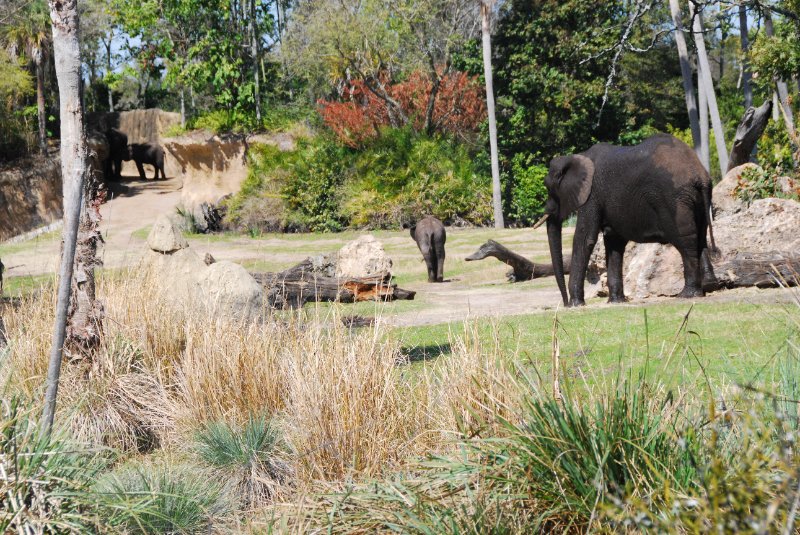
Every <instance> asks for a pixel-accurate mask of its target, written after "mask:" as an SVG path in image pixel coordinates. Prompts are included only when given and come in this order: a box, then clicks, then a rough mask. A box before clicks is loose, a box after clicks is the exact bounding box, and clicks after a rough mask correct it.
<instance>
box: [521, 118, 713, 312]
mask: <svg viewBox="0 0 800 535" xmlns="http://www.w3.org/2000/svg"><path fill="white" fill-rule="evenodd" d="M545 186H546V187H547V190H548V198H547V202H546V205H545V217H544V218H542V220H540V221H539V223H538V224H537V226H538V225H540V224H541V223H542V222H543V221H544V220H546V221H547V237H548V242H549V245H550V256H551V258H552V261H553V268H554V271H555V276H556V282H557V283H558V288H559V290H560V291H561V297H562V299H563V301H564V305H565V306H578V305H584V304H585V302H584V294H583V282H584V279H585V278H586V270H587V266H588V263H589V256H590V255H591V253H592V250H593V249H594V246H595V243H596V242H597V236H598V233H599V232H601V231H602V232H603V242H604V244H605V249H606V266H607V270H608V271H607V273H608V289H609V297H608V301H609V302H611V303H615V302H623V301H624V300H625V294H624V291H623V287H622V256H623V254H624V252H625V246H626V245H627V243H628V242H630V241H633V242H637V243H652V242H657V243H669V244H672V245H673V246H675V248H676V249H677V250H678V252H679V253H680V255H681V259H682V260H683V277H684V288H683V290H682V291H681V293H680V294H679V297H699V296H702V295H704V293H703V283H704V277H705V279H706V281H709V282H708V283H710V281H713V280H715V277H714V271H713V268H712V267H711V262H710V259H709V251H708V240H707V237H706V232H707V231H708V232H709V233H710V242H711V246H712V249H713V248H714V234H713V229H712V228H711V222H710V214H709V210H710V208H711V177H710V176H709V174H708V172H707V171H706V170H705V169H704V168H703V165H702V164H701V163H700V160H699V159H698V157H697V155H696V154H695V152H694V151H693V150H692V149H691V148H689V146H687V145H686V144H685V143H683V142H682V141H680V140H678V139H676V138H674V137H672V136H670V135H667V134H657V135H655V136H652V137H650V138H647V139H646V140H645V141H644V142H642V143H641V144H640V145H636V146H632V147H617V146H614V145H609V144H606V143H600V144H597V145H594V146H593V147H591V148H590V149H589V150H587V151H585V152H582V153H580V154H575V155H570V156H559V157H557V158H554V159H553V160H552V161H551V162H550V169H549V173H548V175H547V177H546V178H545ZM576 211H577V215H578V220H577V224H576V227H575V236H574V238H573V243H572V265H571V270H570V275H569V296H567V290H566V287H565V284H564V262H563V256H562V250H561V227H562V224H563V222H564V220H565V219H566V218H567V217H568V216H569V215H570V214H571V213H573V212H576Z"/></svg>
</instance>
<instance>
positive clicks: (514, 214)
mask: <svg viewBox="0 0 800 535" xmlns="http://www.w3.org/2000/svg"><path fill="white" fill-rule="evenodd" d="M547 172H548V168H547V166H546V165H541V164H537V163H534V156H533V155H528V154H522V153H517V154H515V155H514V158H513V159H512V160H511V174H512V175H513V177H514V182H513V184H514V185H513V186H512V188H511V202H510V213H509V214H508V216H509V218H511V219H513V220H515V221H517V222H519V223H523V224H530V223H531V222H533V221H534V220H535V219H536V218H538V217H539V216H541V215H542V214H543V213H544V203H545V202H546V201H547V188H546V187H545V185H544V179H545V177H546V176H547Z"/></svg>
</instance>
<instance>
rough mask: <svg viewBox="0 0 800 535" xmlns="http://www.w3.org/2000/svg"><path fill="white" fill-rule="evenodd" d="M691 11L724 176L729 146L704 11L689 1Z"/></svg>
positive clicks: (695, 40) (702, 88) (701, 88)
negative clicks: (715, 89) (707, 36)
mask: <svg viewBox="0 0 800 535" xmlns="http://www.w3.org/2000/svg"><path fill="white" fill-rule="evenodd" d="M689 13H690V14H691V15H692V20H693V23H692V24H693V26H692V27H693V29H694V42H695V45H696V46H697V62H698V70H699V71H702V73H703V76H702V77H700V78H701V80H702V83H700V82H699V81H698V84H699V85H700V86H701V87H700V89H699V90H700V91H705V93H706V99H707V100H708V111H709V113H710V114H711V125H712V126H713V127H714V141H716V142H717V157H718V158H719V169H720V173H721V175H722V176H725V171H726V170H727V169H728V147H727V145H726V143H725V132H724V130H723V129H722V121H721V120H720V117H719V109H718V108H717V96H716V94H715V93H714V84H713V80H712V79H711V66H710V65H709V63H708V53H707V52H706V41H705V37H704V36H703V21H702V13H700V12H695V10H694V4H693V3H692V2H691V0H690V2H689Z"/></svg>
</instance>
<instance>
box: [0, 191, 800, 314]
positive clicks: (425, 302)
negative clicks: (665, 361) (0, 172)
mask: <svg viewBox="0 0 800 535" xmlns="http://www.w3.org/2000/svg"><path fill="white" fill-rule="evenodd" d="M180 188H181V180H180V179H170V180H166V181H158V182H153V181H140V180H126V181H125V182H123V183H121V184H114V185H113V186H112V190H111V195H110V200H109V201H108V202H107V203H106V204H105V205H103V206H102V208H101V214H102V216H103V221H102V223H101V225H100V228H101V231H102V233H103V237H104V239H105V247H104V249H103V262H104V266H105V267H106V268H107V269H113V268H120V267H124V266H130V265H133V264H135V263H136V262H137V261H138V260H139V258H141V256H142V254H143V253H144V252H145V247H146V245H145V237H144V235H143V233H142V232H137V231H141V229H144V228H146V227H148V226H149V225H151V224H152V223H153V222H154V221H155V219H156V218H157V217H158V216H159V215H160V214H174V213H175V208H176V206H177V205H178V204H179V203H180V199H181V190H180ZM358 234H359V233H353V232H351V233H342V234H331V235H314V236H309V235H305V236H298V235H285V236H272V237H268V238H264V239H252V238H249V237H247V236H225V237H219V236H199V237H193V238H191V239H190V240H189V241H190V244H191V246H192V248H194V249H195V251H196V252H197V253H198V254H199V255H200V256H203V255H204V254H205V253H206V252H210V253H211V254H212V255H213V256H214V257H215V258H216V259H217V260H231V261H234V262H240V263H243V264H244V265H245V267H248V268H249V269H253V270H259V271H272V270H281V269H285V268H287V267H289V266H291V265H293V264H294V263H297V262H299V261H301V260H303V259H304V258H306V257H307V256H309V255H313V254H319V253H327V252H332V251H335V250H337V249H338V248H340V247H341V246H342V245H343V244H344V243H345V242H347V241H349V240H351V239H353V238H354V237H355V236H357V235H358ZM569 234H570V233H569V229H567V231H566V232H565V237H566V238H567V239H569ZM498 236H499V237H498ZM378 237H379V239H380V240H381V241H382V242H383V243H384V246H385V247H386V250H387V252H388V254H389V255H390V257H391V258H392V259H393V261H394V269H395V274H396V275H399V276H400V277H401V281H400V284H401V286H402V287H404V288H407V289H410V290H415V291H416V292H417V300H416V301H415V302H413V303H407V304H399V303H398V304H397V306H392V305H391V304H390V305H387V306H386V307H383V308H385V313H384V314H382V315H383V320H384V321H385V322H387V323H389V324H392V325H397V326H411V325H433V324H439V323H446V322H453V321H461V320H465V319H468V318H478V317H501V316H509V315H519V314H531V313H537V312H545V311H547V310H551V309H554V308H555V307H557V306H559V305H560V302H561V298H560V294H559V292H558V289H557V288H556V285H555V283H554V281H553V280H552V279H539V280H536V281H529V282H523V283H517V284H510V283H508V282H506V280H505V271H506V269H507V268H506V266H504V265H503V264H501V263H499V262H497V261H496V260H494V259H487V260H483V261H480V262H470V263H467V262H464V260H463V259H464V258H465V257H466V256H467V255H469V254H470V253H472V252H474V250H475V249H476V248H477V246H478V245H479V244H480V243H483V241H485V240H486V239H488V238H489V237H498V239H499V240H500V241H502V242H503V243H505V244H506V245H508V246H509V247H511V248H512V249H514V250H515V251H517V252H519V253H520V254H523V255H525V256H526V257H528V258H534V259H537V258H538V259H540V260H541V259H544V258H546V257H547V256H548V254H547V245H546V237H545V233H544V231H543V230H541V229H540V230H538V231H531V230H529V229H518V230H513V229H508V230H502V231H494V230H493V229H471V230H458V229H449V230H448V245H447V247H448V248H447V263H446V265H445V271H446V274H447V272H449V273H450V274H451V275H450V280H449V282H446V283H443V284H429V283H427V282H423V281H424V273H425V266H424V264H423V263H422V261H421V257H420V255H419V251H417V249H416V246H415V245H414V243H413V241H411V239H410V238H408V237H407V236H406V234H405V233H404V232H403V233H399V232H395V233H391V232H384V233H378ZM59 240H60V232H54V233H50V234H49V235H45V236H41V237H39V238H36V239H34V240H31V241H30V242H25V243H23V244H19V245H14V246H2V247H4V248H5V250H3V251H2V257H3V262H4V263H5V264H6V266H7V267H8V269H7V271H6V276H7V277H18V276H28V275H41V274H45V273H53V272H54V271H55V270H56V266H57V263H58V254H59V244H60V241H59ZM795 295H796V294H795ZM792 298H793V297H792V293H791V292H787V291H785V290H758V289H756V288H748V289H741V290H736V291H724V292H717V293H715V294H712V295H710V296H709V297H707V298H706V299H707V300H711V301H715V302H716V301H719V302H730V301H741V302H748V303H752V302H756V303H764V302H784V301H789V300H790V299H792ZM795 298H796V297H795ZM668 300H670V298H655V299H652V298H651V299H645V300H638V301H633V302H631V303H629V304H628V305H622V306H637V305H638V306H640V305H644V304H656V303H659V302H664V301H668ZM589 306H590V307H593V308H594V307H605V306H608V305H606V304H605V302H604V300H594V301H592V302H590V305H589ZM613 306H619V305H613ZM380 310H381V305H378V307H376V311H378V312H379V311H380Z"/></svg>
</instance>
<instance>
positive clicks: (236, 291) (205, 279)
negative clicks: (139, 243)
mask: <svg viewBox="0 0 800 535" xmlns="http://www.w3.org/2000/svg"><path fill="white" fill-rule="evenodd" d="M147 243H148V247H149V249H150V252H149V254H148V255H146V256H145V265H146V269H147V270H148V272H149V274H150V277H151V280H152V281H153V283H154V284H156V285H157V287H158V290H159V293H160V294H161V295H162V296H163V297H164V298H165V299H166V301H167V302H169V303H171V304H172V305H174V306H176V307H177V308H179V309H181V310H184V311H186V312H188V313H192V314H197V313H199V314H201V315H203V316H206V317H208V318H219V317H223V318H229V319H235V320H255V319H257V318H258V317H259V316H260V314H261V311H262V310H263V290H262V288H261V285H259V284H258V282H256V280H255V279H254V278H253V277H252V276H251V275H250V274H249V273H248V272H247V271H246V270H245V269H244V268H243V267H242V266H240V265H238V264H234V263H233V262H227V261H223V262H213V263H211V264H210V265H208V264H207V263H206V262H205V261H204V260H203V259H202V258H200V256H199V255H198V254H197V253H195V252H194V251H193V250H192V249H191V248H190V247H189V244H188V242H187V241H186V238H184V237H183V235H182V233H181V231H180V229H179V228H178V226H177V225H176V224H175V223H174V222H173V221H172V220H170V219H169V218H168V217H167V216H164V215H162V216H160V217H159V218H158V219H157V220H156V223H155V224H154V225H153V229H152V230H151V231H150V236H148V240H147Z"/></svg>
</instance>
